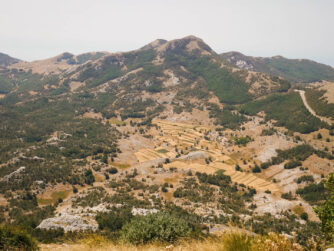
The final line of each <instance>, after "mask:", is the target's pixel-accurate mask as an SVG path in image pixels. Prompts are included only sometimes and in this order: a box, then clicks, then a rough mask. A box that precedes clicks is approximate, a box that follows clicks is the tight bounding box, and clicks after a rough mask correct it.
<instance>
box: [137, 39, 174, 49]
mask: <svg viewBox="0 0 334 251" xmlns="http://www.w3.org/2000/svg"><path fill="white" fill-rule="evenodd" d="M167 42H168V41H167V40H165V39H156V40H154V41H153V42H151V43H149V44H147V45H145V46H143V47H142V48H140V49H141V50H149V49H155V48H158V47H159V46H161V45H163V44H165V43H167Z"/></svg>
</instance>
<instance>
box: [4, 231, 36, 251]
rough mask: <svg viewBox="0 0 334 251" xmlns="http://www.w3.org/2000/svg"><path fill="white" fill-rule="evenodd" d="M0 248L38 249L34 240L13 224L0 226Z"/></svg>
mask: <svg viewBox="0 0 334 251" xmlns="http://www.w3.org/2000/svg"><path fill="white" fill-rule="evenodd" d="M0 250H27V251H29V250H38V246H37V243H36V241H35V240H34V239H33V238H32V237H31V236H30V235H29V234H28V233H27V232H25V231H23V230H22V229H20V228H18V227H14V226H9V225H5V226H0Z"/></svg>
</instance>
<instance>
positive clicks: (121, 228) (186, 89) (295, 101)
mask: <svg viewBox="0 0 334 251" xmlns="http://www.w3.org/2000/svg"><path fill="white" fill-rule="evenodd" d="M0 94H1V95H0V124H1V126H0V149H1V150H0V212H1V214H0V222H1V223H9V222H11V223H12V224H14V225H19V226H21V227H22V228H24V229H25V230H26V231H28V232H29V233H30V234H31V235H33V236H34V237H35V238H36V239H38V241H40V242H43V243H54V242H66V241H68V240H72V239H74V240H81V239H85V238H88V239H89V238H93V239H94V238H95V239H99V238H102V239H103V240H104V238H106V239H108V240H109V241H110V240H112V241H114V242H115V243H118V242H119V241H125V242H129V243H131V244H132V245H137V244H143V243H150V242H152V241H153V242H154V241H157V240H158V241H164V242H163V243H175V242H176V241H177V240H178V239H179V238H186V237H196V238H200V237H203V236H206V237H207V235H206V234H208V233H211V234H216V233H217V232H220V230H223V229H226V228H227V225H228V224H229V223H232V224H233V225H234V226H236V227H245V228H246V229H247V231H252V233H251V235H252V236H253V233H254V234H258V236H260V237H261V236H263V239H262V240H265V239H266V238H270V235H268V234H269V232H276V233H277V234H278V235H277V236H278V237H277V236H276V237H277V238H282V236H283V235H284V236H287V241H289V238H290V237H292V235H293V234H295V235H296V242H298V243H299V244H298V245H302V246H304V247H305V248H308V249H310V248H311V247H313V246H314V245H315V244H314V243H317V245H324V243H325V241H324V240H325V239H324V234H323V233H321V232H320V231H321V225H320V222H319V218H318V216H317V214H316V213H315V211H314V208H315V207H316V206H319V205H321V204H322V203H323V202H324V201H325V199H326V196H327V194H328V190H327V188H326V187H325V185H324V182H325V178H326V177H327V176H328V175H329V174H330V173H331V172H334V162H333V159H334V149H333V147H334V146H333V142H334V132H333V129H334V128H333V127H332V126H331V125H329V124H327V123H326V122H324V121H322V120H321V119H319V118H318V117H316V116H314V115H312V114H311V113H310V112H309V110H308V109H307V108H306V107H305V105H304V103H303V100H302V98H301V96H300V95H299V93H297V92H295V91H294V90H293V86H292V85H291V84H290V82H289V81H287V80H285V79H284V78H282V77H277V76H273V75H268V74H266V73H264V72H255V71H254V70H253V69H252V70H248V69H239V68H237V67H235V66H233V65H231V63H227V62H226V61H224V60H222V59H221V56H220V55H219V54H217V53H216V52H215V51H213V50H212V49H211V48H210V47H209V46H208V45H207V44H206V43H205V42H204V41H203V40H201V39H200V38H197V37H194V36H188V37H185V38H182V39H175V40H171V41H166V40H161V39H158V40H155V41H153V42H152V43H150V44H148V45H145V46H143V47H141V48H140V49H137V50H133V51H129V52H122V53H108V52H105V53H87V54H83V55H78V56H76V55H73V54H70V53H63V54H61V55H58V56H56V57H53V58H50V59H45V60H39V61H34V62H19V63H17V64H13V65H10V66H9V67H4V68H2V69H1V70H0ZM306 96H307V94H306ZM312 104H313V103H312ZM322 109H324V108H322ZM326 109H327V108H326ZM315 111H317V110H316V109H315ZM322 116H327V114H322ZM319 135H320V136H319ZM150 222H151V223H150ZM152 222H153V223H152ZM155 226H164V227H165V228H166V229H165V230H166V232H164V231H165V230H161V231H162V232H159V231H157V229H158V228H156V227H155ZM141 230H143V231H146V232H145V233H142V232H140V231H141ZM78 231H84V232H85V234H82V235H81V234H80V233H79V232H78ZM138 231H139V232H138ZM92 232H95V234H94V235H92ZM167 232H168V234H167ZM149 233H151V234H149ZM152 233H154V234H152ZM247 233H248V232H247ZM279 234H282V236H281V237H280V235H279ZM147 235H149V236H151V237H147ZM268 236H269V237H268ZM276 237H275V238H276ZM254 238H255V237H254ZM261 238H262V237H261ZM312 238H313V239H312ZM311 240H312V241H311ZM259 242H261V241H259ZM261 243H262V242H261ZM289 243H290V242H289ZM290 244H291V243H290ZM290 244H289V245H290ZM312 245H313V246H312ZM79 246H80V245H79ZM45 248H46V249H48V248H49V247H48V246H45ZM52 248H54V247H53V246H52V245H51V247H50V249H52ZM296 250H299V249H296Z"/></svg>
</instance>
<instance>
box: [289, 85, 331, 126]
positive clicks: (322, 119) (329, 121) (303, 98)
mask: <svg viewBox="0 0 334 251" xmlns="http://www.w3.org/2000/svg"><path fill="white" fill-rule="evenodd" d="M295 91H296V92H299V94H300V97H301V98H302V100H303V103H304V105H305V107H306V109H307V110H308V111H309V112H310V113H311V114H312V115H313V116H315V117H317V118H318V119H320V120H321V121H324V122H326V123H327V124H329V125H331V124H333V122H332V120H331V119H329V118H326V117H322V116H319V115H317V114H316V112H315V111H314V110H313V109H312V108H311V106H309V104H308V103H307V100H306V97H305V91H303V90H295Z"/></svg>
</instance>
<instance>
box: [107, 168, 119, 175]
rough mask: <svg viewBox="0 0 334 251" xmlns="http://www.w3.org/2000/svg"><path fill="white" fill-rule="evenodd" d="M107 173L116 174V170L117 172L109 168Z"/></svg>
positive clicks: (115, 169)
mask: <svg viewBox="0 0 334 251" xmlns="http://www.w3.org/2000/svg"><path fill="white" fill-rule="evenodd" d="M107 172H108V173H110V174H116V173H118V170H117V168H116V167H111V168H109V169H108V170H107Z"/></svg>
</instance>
